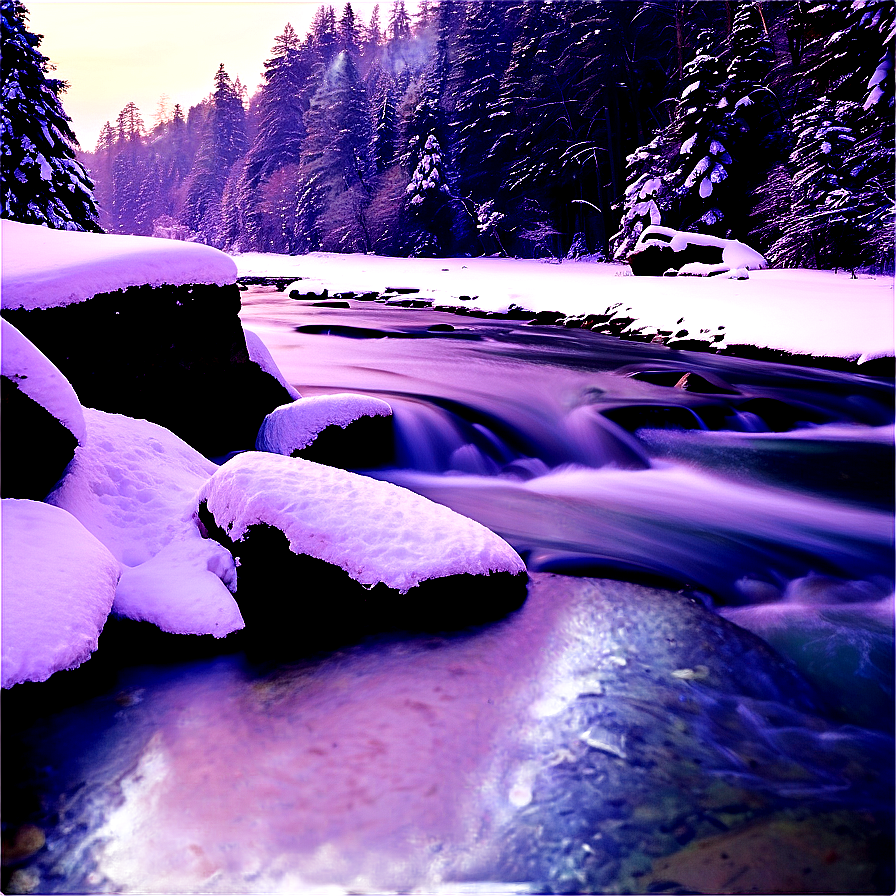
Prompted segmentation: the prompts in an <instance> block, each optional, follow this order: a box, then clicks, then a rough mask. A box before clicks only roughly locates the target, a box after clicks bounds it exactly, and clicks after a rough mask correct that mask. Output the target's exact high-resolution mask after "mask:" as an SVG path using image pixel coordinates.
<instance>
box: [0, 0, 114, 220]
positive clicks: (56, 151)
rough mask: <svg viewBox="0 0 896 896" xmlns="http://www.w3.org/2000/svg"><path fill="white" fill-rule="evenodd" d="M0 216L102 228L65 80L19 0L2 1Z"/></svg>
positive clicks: (0, 47)
mask: <svg viewBox="0 0 896 896" xmlns="http://www.w3.org/2000/svg"><path fill="white" fill-rule="evenodd" d="M0 30H2V44H0V80H2V85H3V86H2V93H0V96H2V103H0V159H2V165H0V169H2V173H0V214H2V216H3V217H4V218H9V219H10V220H13V221H22V222H24V223H27V224H42V225H44V226H46V227H51V228H54V229H57V230H92V231H98V230H99V229H100V227H99V223H98V219H99V212H98V210H97V206H96V201H95V199H94V195H93V183H92V182H91V179H90V177H89V176H88V174H87V172H86V171H85V170H84V167H83V166H82V165H81V164H80V162H78V160H77V158H76V156H75V151H76V149H77V147H78V141H77V138H76V137H75V135H74V132H73V131H72V128H71V124H70V121H71V119H70V118H69V117H68V116H67V115H66V113H65V110H64V109H63V107H62V102H61V99H60V97H61V95H62V93H63V92H64V91H65V88H66V86H67V85H66V84H65V82H64V81H60V80H58V79H56V78H49V77H47V75H48V73H49V72H50V71H51V70H52V66H51V65H50V62H49V60H48V59H47V57H46V56H44V55H43V53H41V52H40V50H39V47H40V43H41V40H42V37H41V36H40V35H37V34H33V33H32V32H31V31H29V30H28V27H27V10H26V9H25V7H24V6H23V4H22V3H21V2H20V0H0Z"/></svg>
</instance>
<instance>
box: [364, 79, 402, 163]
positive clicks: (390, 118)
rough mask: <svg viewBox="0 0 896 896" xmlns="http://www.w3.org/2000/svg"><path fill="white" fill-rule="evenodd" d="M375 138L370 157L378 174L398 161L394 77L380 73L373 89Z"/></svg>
mask: <svg viewBox="0 0 896 896" xmlns="http://www.w3.org/2000/svg"><path fill="white" fill-rule="evenodd" d="M373 113H374V119H373V139H372V142H371V148H370V157H371V161H372V162H373V166H374V169H375V170H376V173H377V174H382V173H383V172H384V171H386V170H387V169H389V168H391V167H392V165H394V164H395V161H396V149H397V144H398V115H397V111H396V109H395V97H394V96H393V92H392V79H391V78H390V77H389V76H388V75H386V73H385V72H382V73H381V74H380V77H379V78H378V80H377V83H376V87H375V88H374V91H373Z"/></svg>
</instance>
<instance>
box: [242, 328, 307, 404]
mask: <svg viewBox="0 0 896 896" xmlns="http://www.w3.org/2000/svg"><path fill="white" fill-rule="evenodd" d="M243 333H244V335H245V337H246V348H247V349H248V351H249V360H251V361H254V362H255V363H256V364H257V365H258V366H259V367H260V368H261V369H262V370H263V371H264V372H265V373H269V374H270V375H271V376H272V377H274V379H275V380H277V382H278V383H280V385H281V386H283V388H284V389H286V391H287V392H289V397H290V398H292V399H298V398H301V397H302V396H301V395H300V394H299V393H298V391H297V390H296V389H294V388H293V387H292V386H290V385H289V383H287V382H286V378H285V377H284V376H283V374H282V373H281V372H280V368H279V367H278V366H277V363H276V361H274V359H273V358H272V357H271V353H270V352H269V351H268V347H267V346H266V345H265V344H264V343H263V342H262V341H261V337H260V336H259V335H258V334H256V333H253V332H252V330H247V329H246V328H245V327H243Z"/></svg>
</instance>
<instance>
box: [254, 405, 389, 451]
mask: <svg viewBox="0 0 896 896" xmlns="http://www.w3.org/2000/svg"><path fill="white" fill-rule="evenodd" d="M255 448H256V449H257V450H258V451H268V452H270V453H272V454H284V455H289V456H292V457H303V458H305V459H306V460H313V461H315V462H317V463H321V464H327V465H328V466H332V467H342V468H343V469H372V468H374V467H378V466H382V465H383V464H384V463H387V462H388V461H390V460H391V459H392V458H393V456H394V433H393V430H392V408H391V407H390V406H389V404H388V403H387V402H385V401H383V400H382V399H379V398H371V397H370V396H367V395H356V394H353V393H350V392H342V393H337V394H335V395H315V396H312V397H310V398H302V399H299V400H298V401H294V402H293V403H292V404H287V405H283V406H281V407H279V408H276V409H275V410H274V411H272V412H271V413H270V414H268V415H267V417H265V418H264V421H263V422H262V424H261V428H260V429H259V431H258V438H257V439H256V440H255Z"/></svg>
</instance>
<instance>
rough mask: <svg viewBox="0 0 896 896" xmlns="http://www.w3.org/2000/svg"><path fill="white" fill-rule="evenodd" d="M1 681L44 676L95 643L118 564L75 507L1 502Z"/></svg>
mask: <svg viewBox="0 0 896 896" xmlns="http://www.w3.org/2000/svg"><path fill="white" fill-rule="evenodd" d="M0 512H2V516H3V537H2V558H0V559H2V572H0V575H2V599H3V627H2V683H3V687H5V688H7V687H11V686H12V685H14V684H18V683H20V682H23V681H44V680H45V679H47V678H49V677H50V676H51V675H52V674H53V673H54V672H57V671H59V670H60V669H73V668H74V667H75V666H79V665H80V664H81V663H83V662H84V661H85V660H86V659H88V658H89V657H90V654H91V653H92V652H93V651H94V650H96V647H97V642H98V639H99V635H100V632H101V631H102V628H103V625H104V623H105V621H106V617H107V616H108V615H109V610H110V608H111V607H112V600H113V597H114V595H115V586H116V583H117V582H118V576H119V564H118V561H117V560H116V559H115V558H114V557H113V556H112V554H111V553H110V551H109V550H108V549H107V548H106V547H104V546H103V545H102V544H101V543H100V542H99V541H98V540H97V539H96V538H95V537H94V536H93V535H91V534H90V532H88V531H87V530H86V529H85V528H84V526H82V525H81V524H80V523H79V522H78V521H77V520H76V519H75V518H74V517H73V516H72V515H71V514H69V513H67V512H66V511H64V510H60V509H59V508H58V507H52V506H51V505H49V504H43V503H41V502H39V501H19V500H13V499H4V500H3V502H2V510H0Z"/></svg>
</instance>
